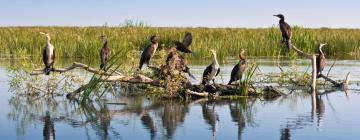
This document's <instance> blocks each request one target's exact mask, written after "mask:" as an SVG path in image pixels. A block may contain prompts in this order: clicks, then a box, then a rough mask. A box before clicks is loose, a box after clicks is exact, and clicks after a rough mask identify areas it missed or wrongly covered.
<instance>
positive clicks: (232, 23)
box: [0, 0, 360, 28]
mask: <svg viewBox="0 0 360 140" xmlns="http://www.w3.org/2000/svg"><path fill="white" fill-rule="evenodd" d="M278 13H283V14H284V15H285V17H286V21H287V22H288V23H290V24H291V25H300V26H304V27H314V28H316V27H333V28H341V27H345V28H360V0H297V1H294V0H0V26H33V25H45V26H51V25H58V26H88V25H91V26H100V25H103V24H104V23H105V22H107V23H108V25H119V24H120V23H121V22H123V21H124V20H125V19H132V20H142V21H146V22H147V23H148V24H150V25H151V26H191V27H199V26H201V27H249V28H254V27H269V26H273V25H276V24H277V21H278V19H277V18H276V17H273V16H272V15H273V14H278Z"/></svg>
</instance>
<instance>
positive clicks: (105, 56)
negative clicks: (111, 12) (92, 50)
mask: <svg viewBox="0 0 360 140" xmlns="http://www.w3.org/2000/svg"><path fill="white" fill-rule="evenodd" d="M100 37H101V39H102V40H103V47H102V49H101V51H100V58H101V64H100V69H104V70H105V65H106V63H107V62H108V61H109V58H110V54H111V50H110V47H109V45H108V39H107V37H106V36H104V35H102V36H100Z"/></svg>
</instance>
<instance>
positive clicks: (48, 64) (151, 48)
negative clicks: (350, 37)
mask: <svg viewBox="0 0 360 140" xmlns="http://www.w3.org/2000/svg"><path fill="white" fill-rule="evenodd" d="M274 16H276V17H278V18H280V21H279V27H280V31H281V33H282V37H283V43H285V45H286V47H287V48H288V49H291V47H292V46H291V36H292V33H291V27H290V25H289V24H287V23H286V22H285V17H284V16H283V15H282V14H278V15H274ZM40 33H41V34H43V35H45V36H46V47H45V49H44V51H43V62H44V64H45V69H44V73H45V74H46V75H49V74H50V71H51V69H53V65H54V62H55V48H54V46H53V45H52V44H51V43H50V40H51V38H50V35H49V33H43V32H40ZM101 39H102V40H103V47H102V49H101V51H100V58H101V65H100V68H101V69H104V68H105V65H106V63H107V62H108V60H109V58H110V54H111V50H110V47H109V46H108V39H107V38H106V36H101ZM158 39H159V37H158V36H156V35H153V36H151V37H150V42H151V44H150V45H148V46H147V47H146V48H145V49H144V50H143V52H142V54H141V58H140V63H139V70H141V69H142V67H143V66H144V64H146V65H147V66H148V65H149V62H150V59H151V58H152V57H153V56H154V54H155V52H156V49H157V48H158ZM191 43H192V34H191V33H190V32H186V33H185V37H184V39H183V41H182V42H179V41H175V42H174V44H175V45H176V49H171V51H170V53H169V56H170V55H172V54H173V53H174V52H176V51H180V52H183V53H192V51H191V50H190V49H189V46H190V45H191ZM324 45H325V44H321V45H320V46H319V48H318V53H319V55H318V56H317V59H316V61H317V63H316V64H317V70H318V75H319V74H320V73H321V72H322V70H323V69H324V67H325V56H324V53H323V51H322V47H323V46H324ZM210 51H211V53H212V62H211V64H210V65H209V66H207V67H206V69H205V70H204V72H203V75H202V78H203V79H202V82H201V84H203V85H208V84H210V82H211V81H212V82H213V83H215V77H216V76H217V75H218V74H219V72H220V65H219V63H218V61H217V59H216V51H215V50H210ZM244 53H245V50H244V49H242V50H241V52H240V54H239V62H238V63H237V64H236V65H235V66H234V68H233V69H232V71H231V77H230V81H229V82H228V85H230V84H232V83H233V82H235V81H238V80H241V79H242V77H243V74H244V73H245V70H246V58H245V56H244ZM181 57H182V56H181ZM182 58H183V57H182ZM189 74H190V73H189Z"/></svg>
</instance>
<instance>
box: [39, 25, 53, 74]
mask: <svg viewBox="0 0 360 140" xmlns="http://www.w3.org/2000/svg"><path fill="white" fill-rule="evenodd" d="M40 34H43V35H45V36H46V46H45V48H44V50H43V62H44V64H45V69H44V70H45V71H44V72H45V74H46V75H49V74H50V71H51V69H52V68H53V65H54V62H55V48H54V46H53V45H52V44H51V43H50V40H51V38H50V34H49V33H46V32H45V33H44V32H40Z"/></svg>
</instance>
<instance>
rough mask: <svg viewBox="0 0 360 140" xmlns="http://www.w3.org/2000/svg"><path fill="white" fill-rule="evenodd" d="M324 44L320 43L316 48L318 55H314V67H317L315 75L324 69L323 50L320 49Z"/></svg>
mask: <svg viewBox="0 0 360 140" xmlns="http://www.w3.org/2000/svg"><path fill="white" fill-rule="evenodd" d="M325 45H326V44H320V46H319V48H318V53H319V55H318V56H317V57H316V69H317V76H319V75H320V74H321V72H322V71H323V70H324V67H325V55H324V53H323V51H322V50H321V48H322V47H324V46H325Z"/></svg>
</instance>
